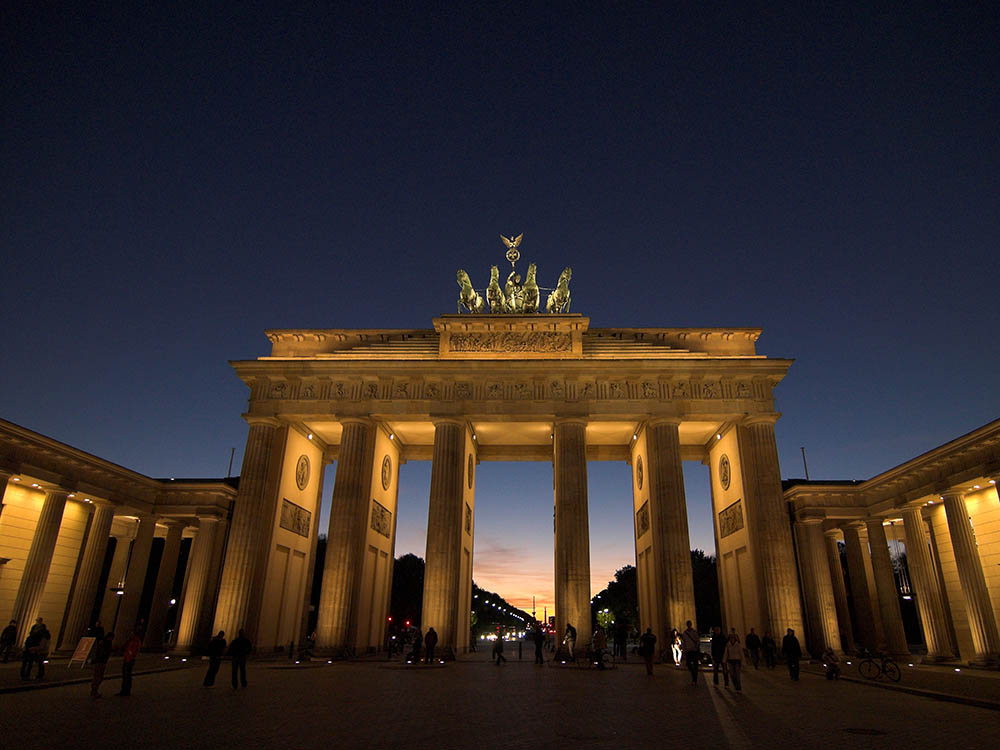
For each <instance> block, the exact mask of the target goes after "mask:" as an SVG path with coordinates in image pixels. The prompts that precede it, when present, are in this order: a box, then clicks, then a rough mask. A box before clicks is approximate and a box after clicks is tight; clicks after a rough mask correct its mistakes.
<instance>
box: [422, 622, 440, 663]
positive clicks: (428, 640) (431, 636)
mask: <svg viewBox="0 0 1000 750" xmlns="http://www.w3.org/2000/svg"><path fill="white" fill-rule="evenodd" d="M437 642H438V634H437V633H436V632H435V630H434V628H427V635H425V636H424V647H425V648H426V649H427V657H426V658H425V659H424V662H425V663H427V664H430V663H431V662H433V661H434V647H435V646H437Z"/></svg>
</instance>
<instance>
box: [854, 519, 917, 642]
mask: <svg viewBox="0 0 1000 750" xmlns="http://www.w3.org/2000/svg"><path fill="white" fill-rule="evenodd" d="M865 524H866V525H867V526H868V546H869V547H870V549H871V556H872V572H873V573H874V575H875V591H876V592H877V594H878V606H879V614H880V616H881V620H882V633H883V635H884V637H885V646H886V649H887V650H888V651H889V653H890V654H892V655H893V656H898V657H903V656H909V655H910V648H909V646H907V645H906V631H905V630H904V629H903V616H902V614H900V611H899V590H898V589H897V588H896V578H895V576H894V575H893V573H892V560H890V559H889V542H888V540H887V539H886V538H885V527H883V526H882V519H881V518H870V519H868V520H867V521H866V522H865Z"/></svg>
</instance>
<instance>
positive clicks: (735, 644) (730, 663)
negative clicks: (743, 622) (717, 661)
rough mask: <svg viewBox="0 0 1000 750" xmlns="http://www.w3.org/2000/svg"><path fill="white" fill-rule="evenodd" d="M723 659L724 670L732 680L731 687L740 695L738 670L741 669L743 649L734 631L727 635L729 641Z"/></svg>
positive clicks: (740, 687)
mask: <svg viewBox="0 0 1000 750" xmlns="http://www.w3.org/2000/svg"><path fill="white" fill-rule="evenodd" d="M725 658H726V668H727V669H728V670H729V675H730V676H731V677H732V678H733V687H734V688H736V692H737V693H741V692H743V688H742V686H741V685H740V670H741V669H742V668H743V648H742V646H740V637H739V636H738V635H736V631H735V630H733V632H731V633H730V634H729V640H728V641H727V642H726V649H725ZM727 686H728V680H727Z"/></svg>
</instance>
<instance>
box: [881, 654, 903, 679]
mask: <svg viewBox="0 0 1000 750" xmlns="http://www.w3.org/2000/svg"><path fill="white" fill-rule="evenodd" d="M882 674H883V676H885V677H887V678H889V679H890V680H892V681H893V682H899V678H900V676H901V675H900V671H899V667H897V666H896V662H894V661H892V660H891V659H886V660H885V661H884V662H882Z"/></svg>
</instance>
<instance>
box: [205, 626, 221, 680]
mask: <svg viewBox="0 0 1000 750" xmlns="http://www.w3.org/2000/svg"><path fill="white" fill-rule="evenodd" d="M225 635H226V633H225V631H223V630H220V631H219V634H218V635H217V636H215V638H213V639H212V640H210V641H209V642H208V673H207V674H206V675H205V681H204V682H203V683H201V684H202V685H204V686H205V687H212V686H213V685H214V684H215V675H217V674H218V673H219V665H220V664H221V663H222V655H223V654H224V653H225V652H226V638H225Z"/></svg>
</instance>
